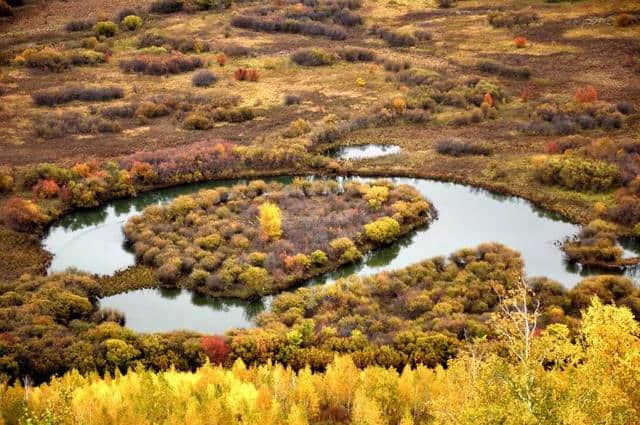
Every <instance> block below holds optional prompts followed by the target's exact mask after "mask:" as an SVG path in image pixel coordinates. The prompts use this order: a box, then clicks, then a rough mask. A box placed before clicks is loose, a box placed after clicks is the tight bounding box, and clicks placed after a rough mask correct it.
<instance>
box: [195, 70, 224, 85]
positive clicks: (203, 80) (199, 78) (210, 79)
mask: <svg viewBox="0 0 640 425" xmlns="http://www.w3.org/2000/svg"><path fill="white" fill-rule="evenodd" d="M217 80H218V77H217V76H216V74H214V73H213V72H211V71H209V70H208V69H201V70H199V71H196V72H195V73H194V74H193V77H192V78H191V82H192V83H193V85H194V86H195V87H209V86H210V85H212V84H214V83H215V82H216V81H217Z"/></svg>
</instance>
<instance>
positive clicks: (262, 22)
mask: <svg viewBox="0 0 640 425" xmlns="http://www.w3.org/2000/svg"><path fill="white" fill-rule="evenodd" d="M231 25H232V26H234V27H238V28H245V29H251V30H254V31H264V32H283V33H290V34H304V35H311V36H318V35H319V36H325V37H329V38H331V39H333V40H344V39H346V38H347V33H346V31H345V30H344V29H342V28H341V27H338V26H335V25H327V24H322V23H320V22H313V21H296V20H293V19H269V18H262V17H258V16H249V15H236V16H233V17H232V18H231Z"/></svg>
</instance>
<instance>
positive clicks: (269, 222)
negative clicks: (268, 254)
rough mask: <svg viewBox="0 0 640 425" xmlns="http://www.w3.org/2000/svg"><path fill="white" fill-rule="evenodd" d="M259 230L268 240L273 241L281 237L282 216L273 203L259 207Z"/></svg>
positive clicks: (266, 203)
mask: <svg viewBox="0 0 640 425" xmlns="http://www.w3.org/2000/svg"><path fill="white" fill-rule="evenodd" d="M259 209H260V228H261V229H262V231H263V232H264V234H265V235H267V237H268V238H270V239H272V240H275V239H280V236H282V215H281V213H280V208H278V206H277V205H276V204H274V203H271V202H265V203H264V204H262V205H260V207H259Z"/></svg>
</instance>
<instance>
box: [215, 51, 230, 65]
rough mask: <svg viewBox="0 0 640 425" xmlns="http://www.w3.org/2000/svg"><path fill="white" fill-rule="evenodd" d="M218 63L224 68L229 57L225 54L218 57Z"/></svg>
mask: <svg viewBox="0 0 640 425" xmlns="http://www.w3.org/2000/svg"><path fill="white" fill-rule="evenodd" d="M216 62H218V65H220V66H224V65H225V64H226V63H227V56H226V55H225V54H224V53H220V54H219V55H218V56H216Z"/></svg>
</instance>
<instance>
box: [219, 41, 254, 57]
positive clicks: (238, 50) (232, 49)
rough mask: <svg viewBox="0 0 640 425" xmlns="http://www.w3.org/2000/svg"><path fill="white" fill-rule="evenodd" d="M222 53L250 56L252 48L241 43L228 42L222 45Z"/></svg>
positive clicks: (233, 55)
mask: <svg viewBox="0 0 640 425" xmlns="http://www.w3.org/2000/svg"><path fill="white" fill-rule="evenodd" d="M222 53H224V54H225V55H227V56H229V57H231V58H236V57H240V56H248V55H249V53H251V50H250V49H249V48H248V47H244V46H241V45H240V44H235V43H233V44H227V45H225V46H223V47H222Z"/></svg>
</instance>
